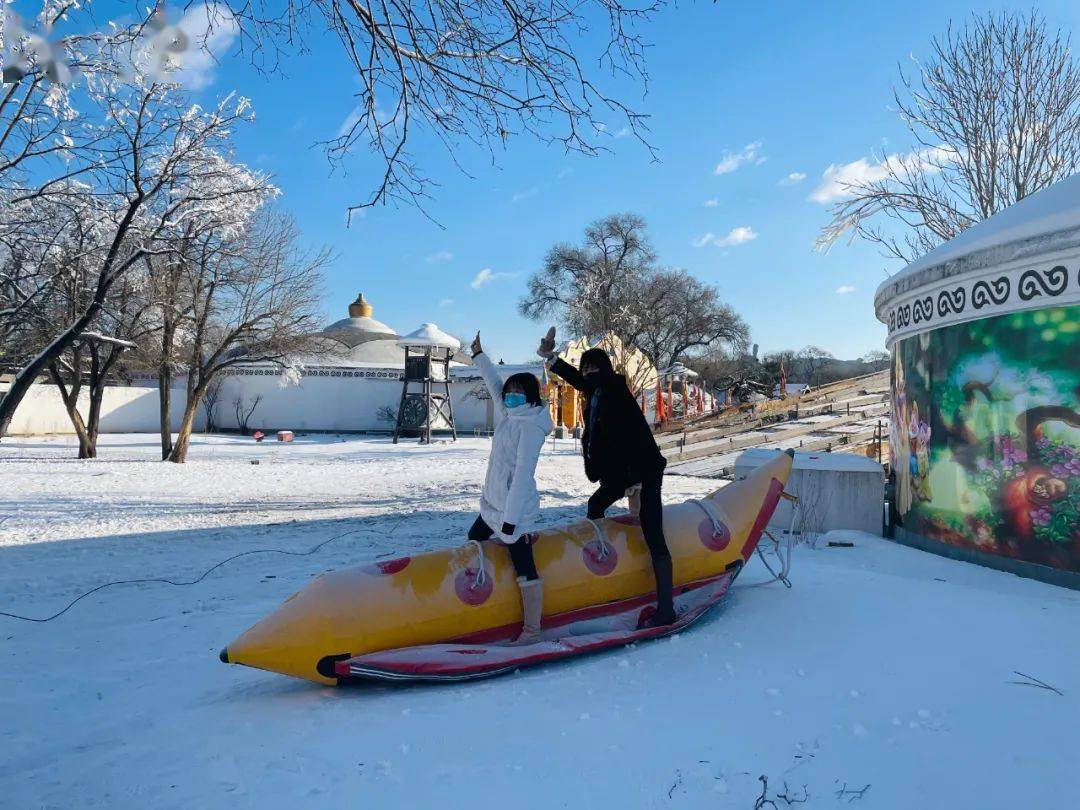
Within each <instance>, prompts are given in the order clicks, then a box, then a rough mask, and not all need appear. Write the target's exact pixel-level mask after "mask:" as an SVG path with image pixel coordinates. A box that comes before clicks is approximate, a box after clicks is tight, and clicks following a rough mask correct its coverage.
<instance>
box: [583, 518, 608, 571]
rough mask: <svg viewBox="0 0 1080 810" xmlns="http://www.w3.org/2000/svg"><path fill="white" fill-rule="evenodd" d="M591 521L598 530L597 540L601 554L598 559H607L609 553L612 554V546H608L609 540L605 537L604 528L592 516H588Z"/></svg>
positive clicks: (594, 528) (595, 530)
mask: <svg viewBox="0 0 1080 810" xmlns="http://www.w3.org/2000/svg"><path fill="white" fill-rule="evenodd" d="M586 520H588V521H589V523H591V524H592V527H593V531H594V532H596V542H597V543H598V544H599V545H600V554H599V555H598V556H597V558H596V559H597V561H599V560H606V559H607V557H608V555H609V554H611V548H610V547H609V546H608V543H607V540H606V539H605V538H604V530H603V529H601V528H600V524H599V523H598V522H596V521H595V520H593V519H592V518H586Z"/></svg>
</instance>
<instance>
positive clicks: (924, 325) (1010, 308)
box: [875, 176, 1080, 587]
mask: <svg viewBox="0 0 1080 810" xmlns="http://www.w3.org/2000/svg"><path fill="white" fill-rule="evenodd" d="M875 308H876V311H877V316H878V318H879V319H880V320H881V321H882V322H884V323H885V324H886V325H887V326H888V330H889V331H888V347H889V349H890V351H891V354H892V414H891V416H892V419H891V436H890V449H891V461H892V463H891V473H890V475H891V479H892V483H893V488H892V489H893V496H892V516H893V526H894V536H895V537H896V538H897V539H899V540H901V541H903V542H906V543H909V544H911V545H915V546H918V547H920V548H924V549H927V550H931V551H936V552H938V553H943V554H947V555H949V556H953V557H958V558H961V559H967V560H971V561H974V562H980V563H983V564H987V565H992V566H995V567H999V568H1003V569H1005V570H1009V571H1013V572H1015V573H1018V574H1022V575H1025V576H1031V577H1035V578H1038V579H1042V580H1044V581H1049V582H1055V583H1058V584H1062V585H1068V586H1071V587H1080V176H1075V177H1072V178H1070V179H1068V180H1066V181H1063V182H1061V183H1058V184H1057V185H1055V186H1053V187H1051V188H1049V189H1046V190H1044V191H1042V192H1040V193H1038V194H1035V195H1032V196H1031V197H1028V198H1026V199H1025V200H1023V201H1021V202H1020V203H1018V204H1016V205H1014V206H1012V207H1011V208H1009V209H1006V210H1005V211H1002V212H1000V213H999V214H996V215H995V216H993V217H991V218H989V219H987V220H984V221H983V222H981V223H979V224H977V225H975V226H973V227H971V228H970V229H969V230H967V231H965V232H964V233H963V234H961V235H960V236H958V237H956V238H955V239H953V240H951V241H949V242H946V243H945V244H943V245H941V246H940V247H939V248H937V249H936V250H934V251H931V252H930V253H928V254H927V255H926V256H924V257H923V258H922V259H920V260H918V261H917V262H915V263H913V264H911V265H910V266H908V267H907V268H906V269H905V270H903V271H902V272H901V273H898V274H897V275H895V276H892V277H891V278H890V279H889V280H888V281H887V282H886V283H884V284H882V285H881V286H880V287H879V288H878V290H877V294H876V297H875Z"/></svg>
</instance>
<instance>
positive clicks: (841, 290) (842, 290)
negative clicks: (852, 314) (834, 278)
mask: <svg viewBox="0 0 1080 810" xmlns="http://www.w3.org/2000/svg"><path fill="white" fill-rule="evenodd" d="M853 292H855V288H854V287H852V286H851V285H850V284H843V285H841V286H839V287H837V288H836V294H837V295H847V294H848V293H853Z"/></svg>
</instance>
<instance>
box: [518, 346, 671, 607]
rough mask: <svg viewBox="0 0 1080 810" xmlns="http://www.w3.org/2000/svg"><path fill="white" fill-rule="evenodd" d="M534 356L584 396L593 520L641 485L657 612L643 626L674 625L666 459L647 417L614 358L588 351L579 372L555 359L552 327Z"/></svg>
mask: <svg viewBox="0 0 1080 810" xmlns="http://www.w3.org/2000/svg"><path fill="white" fill-rule="evenodd" d="M536 353H537V354H538V355H540V356H541V357H543V358H545V359H546V360H547V361H548V366H549V368H550V369H551V371H552V372H553V373H554V374H557V375H558V376H559V377H562V378H563V379H564V380H566V382H568V383H569V384H570V385H572V386H574V388H576V389H577V390H578V391H581V392H582V393H583V394H584V395H585V408H584V416H585V432H584V433H583V434H582V437H581V451H582V454H583V455H584V457H585V475H586V476H588V478H589V480H590V481H593V482H597V481H598V482H599V483H600V487H599V489H597V490H596V492H594V493H593V495H592V497H591V498H589V511H588V516H589V519H590V520H599V519H600V518H602V517H603V516H604V512H605V511H606V510H607V508H608V507H609V506H611V505H612V504H613V503H615V501H617V500H619V499H620V498H622V497H623V496H624V495H626V494H627V490H628V489H629V488H630V487H633V486H640V487H641V507H640V511H639V515H638V517H639V518H640V520H641V531H642V534H643V535H644V536H645V543H646V544H647V545H648V547H649V553H650V554H651V555H652V564H653V574H654V576H655V577H656V613H655V614H654V615H653V616H652V617H651V618H650V619H649V620H648V621H647V622H646V623H645V626H649V627H659V626H663V625H668V624H671V623H672V622H674V621H675V618H676V616H675V605H674V601H673V594H672V566H671V552H670V551H668V547H667V541H665V540H664V517H663V503H662V501H661V497H660V490H661V487H662V485H663V481H664V467H665V466H666V465H667V460H666V459H665V458H664V457H663V455H661V453H660V448H659V447H657V446H656V440H655V439H653V435H652V430H650V429H649V424H648V422H646V421H645V415H644V414H642V412H641V409H640V408H639V407H638V403H637V401H636V400H635V399H634V395H633V394H631V393H630V389H629V388H628V387H627V385H626V378H625V377H623V376H622V375H621V374H616V373H615V370H614V369H613V368H612V366H611V359H610V358H609V357H608V355H607V353H606V352H605V351H603V350H602V349H589V350H588V351H586V352H584V353H583V354H582V355H581V363H580V369H576V368H574V367H573V366H572V365H570V364H569V363H566V362H564V361H563V360H560V359H558V358H557V357H556V356H555V329H554V327H552V328H551V329H549V330H548V333H547V335H545V336H544V338H543V340H541V341H540V348H539V349H537V352H536Z"/></svg>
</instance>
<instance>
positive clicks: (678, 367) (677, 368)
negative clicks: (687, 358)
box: [661, 363, 698, 377]
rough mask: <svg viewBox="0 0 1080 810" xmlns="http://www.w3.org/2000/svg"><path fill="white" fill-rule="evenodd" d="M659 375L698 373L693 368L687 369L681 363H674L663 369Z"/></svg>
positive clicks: (677, 375) (693, 375)
mask: <svg viewBox="0 0 1080 810" xmlns="http://www.w3.org/2000/svg"><path fill="white" fill-rule="evenodd" d="M661 376H664V377H697V376H698V373H697V372H696V371H694V370H693V369H689V368H687V367H686V366H684V365H683V364H682V363H675V364H674V365H673V366H672V367H671V368H669V369H667V370H665V371H664V372H663V374H662V375H661Z"/></svg>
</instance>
